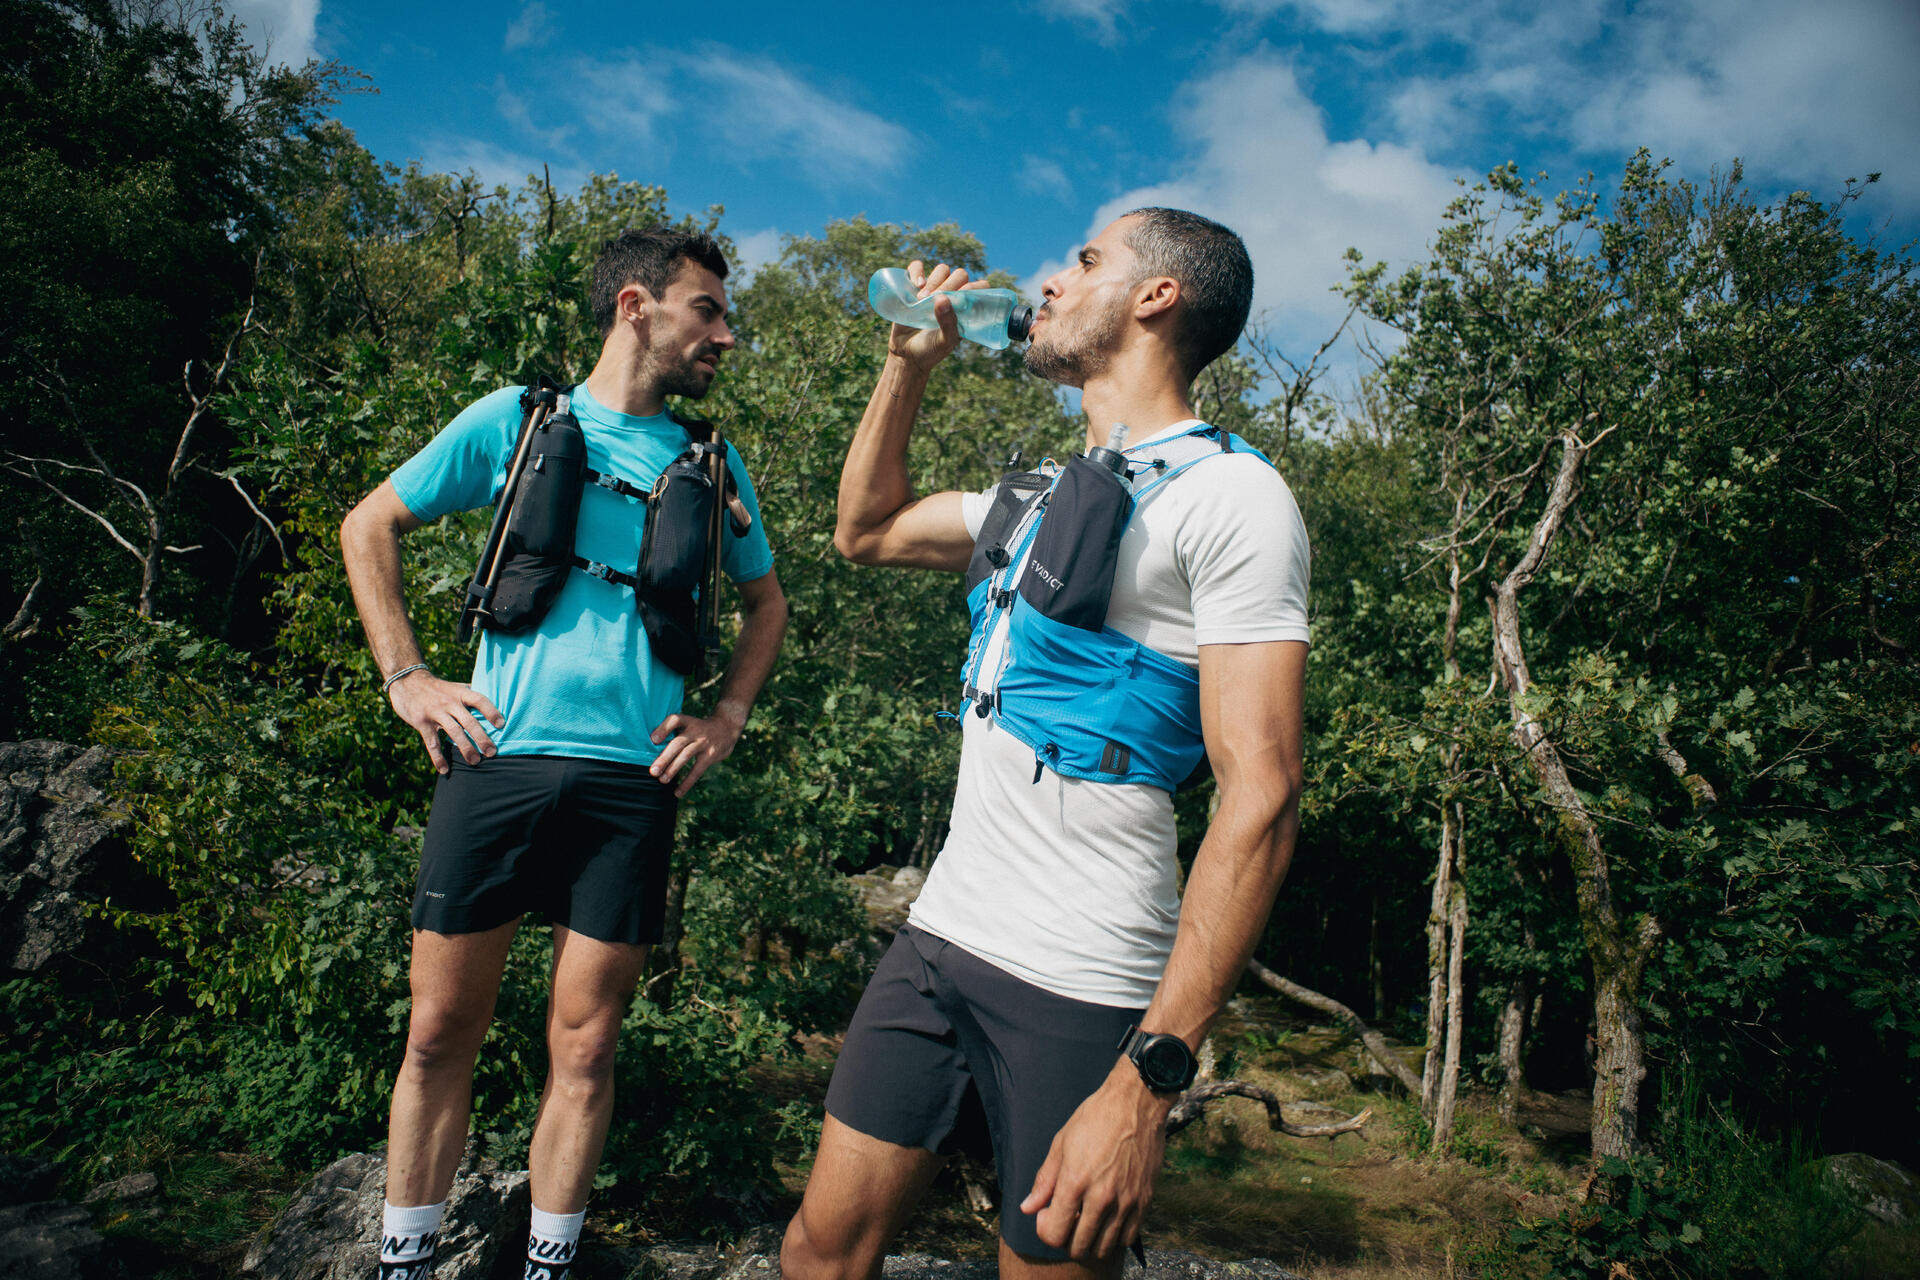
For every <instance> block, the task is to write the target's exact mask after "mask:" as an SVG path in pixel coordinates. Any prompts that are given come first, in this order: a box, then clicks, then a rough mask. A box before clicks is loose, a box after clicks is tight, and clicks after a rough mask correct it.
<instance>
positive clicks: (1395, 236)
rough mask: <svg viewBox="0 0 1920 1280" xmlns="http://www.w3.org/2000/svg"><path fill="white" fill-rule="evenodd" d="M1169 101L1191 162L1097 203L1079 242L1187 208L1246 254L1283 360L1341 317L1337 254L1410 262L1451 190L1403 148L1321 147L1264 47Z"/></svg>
mask: <svg viewBox="0 0 1920 1280" xmlns="http://www.w3.org/2000/svg"><path fill="white" fill-rule="evenodd" d="M1174 100H1175V101H1176V102H1179V103H1181V104H1182V106H1181V107H1180V109H1179V110H1178V111H1177V112H1176V115H1175V120H1174V125H1175V128H1176V130H1177V132H1178V133H1179V134H1180V135H1181V136H1182V137H1183V138H1185V139H1186V140H1187V141H1188V142H1189V143H1190V144H1191V146H1192V147H1193V156H1192V159H1191V160H1190V161H1189V162H1188V163H1187V164H1186V165H1185V166H1184V167H1183V168H1181V169H1180V170H1179V171H1178V172H1176V173H1174V174H1173V175H1171V176H1170V177H1168V178H1167V180H1166V181H1164V182H1161V183H1157V184H1155V185H1153V186H1149V187H1142V188H1139V189H1137V190H1133V191H1129V192H1127V193H1125V194H1124V195H1121V196H1120V197H1118V198H1117V199H1114V200H1110V201H1108V202H1107V203H1106V204H1105V205H1103V206H1101V208H1100V209H1099V211H1098V212H1097V213H1096V214H1095V215H1094V218H1093V221H1092V222H1091V223H1090V224H1089V227H1088V236H1089V238H1091V236H1092V235H1094V234H1095V233H1097V232H1098V231H1099V230H1100V228H1101V227H1103V226H1105V225H1106V224H1107V223H1108V222H1110V221H1112V220H1113V219H1114V218H1116V217H1118V216H1119V215H1121V214H1123V213H1125V212H1126V211H1127V210H1129V209H1133V208H1137V207H1140V206H1142V205H1169V206H1172V207H1175V208H1184V209H1191V210H1193V211H1194V212H1196V213H1201V214H1205V215H1206V216H1208V217H1211V218H1216V219H1218V220H1219V221H1221V222H1223V223H1225V224H1226V225H1227V226H1229V227H1232V228H1233V229H1234V230H1235V231H1238V232H1239V233H1240V235H1241V237H1242V238H1243V239H1244V240H1245V241H1246V242H1247V249H1248V251H1249V252H1250V253H1251V254H1252V256H1253V266H1254V280H1255V293H1254V311H1255V314H1256V315H1258V314H1259V313H1260V312H1262V311H1269V312H1270V313H1271V315H1270V319H1271V323H1272V325H1273V329H1274V332H1275V334H1276V336H1277V337H1278V338H1279V340H1280V344H1281V348H1282V350H1284V351H1286V352H1288V353H1289V354H1294V353H1299V354H1302V355H1304V354H1309V353H1311V351H1312V349H1313V348H1314V347H1315V346H1317V345H1318V344H1319V342H1320V340H1321V339H1323V338H1324V337H1326V336H1327V335H1328V334H1329V333H1331V332H1332V330H1333V327H1334V326H1335V325H1336V324H1338V323H1339V321H1340V318H1341V317H1342V316H1343V315H1345V314H1346V304H1345V303H1344V302H1343V301H1342V300H1341V299H1340V298H1339V297H1338V296H1337V295H1335V294H1333V293H1332V292H1330V290H1331V288H1332V287H1333V286H1335V285H1337V284H1339V283H1341V282H1342V281H1344V280H1345V278H1346V264H1345V261H1344V257H1345V254H1346V251H1347V249H1348V248H1349V247H1354V248H1358V249H1359V250H1360V251H1361V252H1362V253H1363V254H1364V255H1365V256H1366V258H1367V259H1368V260H1369V261H1372V260H1377V259H1385V260H1387V261H1389V262H1410V261H1413V260H1416V259H1419V258H1422V257H1424V252H1425V248H1426V245H1427V243H1428V241H1429V239H1430V237H1431V236H1432V235H1433V233H1434V231H1435V229H1436V228H1437V227H1438V226H1439V225H1440V214H1441V211H1442V210H1443V209H1444V208H1445V207H1446V205H1447V203H1448V201H1450V200H1451V199H1452V198H1453V197H1454V196H1455V195H1456V194H1457V193H1458V188H1457V187H1456V186H1455V184H1454V180H1453V177H1454V175H1453V174H1452V173H1451V172H1450V171H1448V170H1447V169H1445V168H1443V167H1441V166H1439V165H1436V164H1434V163H1432V162H1431V161H1429V160H1428V159H1427V158H1426V157H1425V156H1424V155H1423V154H1422V153H1421V152H1419V151H1417V150H1415V149H1413V148H1410V147H1406V146H1401V145H1397V144H1393V143H1373V142H1367V141H1359V140H1355V141H1345V142H1335V141H1333V140H1332V139H1330V138H1329V137H1328V136H1327V130H1326V123H1325V121H1324V119H1323V118H1322V115H1321V112H1320V109H1319V108H1318V107H1317V106H1315V105H1314V103H1313V102H1312V101H1311V100H1310V99H1309V98H1308V97H1307V95H1306V94H1305V93H1304V92H1303V91H1302V90H1301V88H1300V83H1299V80H1298V79H1297V78H1296V76H1295V75H1294V71H1293V68H1292V66H1291V65H1290V64H1289V63H1288V62H1287V61H1286V60H1285V59H1283V58H1281V57H1279V56H1278V55H1276V54H1274V53H1273V52H1271V51H1268V50H1260V51H1258V52H1255V53H1253V54H1250V55H1249V56H1247V57H1245V58H1243V59H1242V60H1240V61H1239V62H1236V63H1233V64H1230V65H1229V66H1227V67H1226V68H1224V69H1223V70H1221V71H1219V72H1216V73H1215V74H1213V75H1211V76H1209V77H1207V78H1205V79H1202V80H1200V81H1198V82H1197V83H1194V84H1191V85H1187V86H1183V87H1182V88H1181V89H1179V90H1177V91H1176V93H1175V95H1174ZM1062 261H1064V258H1063V259H1062ZM1060 265H1061V263H1060V262H1053V263H1049V264H1047V265H1045V266H1043V267H1041V268H1040V269H1039V270H1038V271H1036V272H1035V273H1034V274H1033V275H1032V276H1030V277H1029V279H1028V281H1027V287H1028V289H1029V291H1030V292H1031V293H1033V294H1034V295H1035V296H1038V292H1039V285H1040V282H1041V281H1043V280H1044V279H1045V278H1046V277H1047V276H1048V275H1049V274H1051V273H1052V272H1054V271H1056V270H1058V269H1059V267H1060Z"/></svg>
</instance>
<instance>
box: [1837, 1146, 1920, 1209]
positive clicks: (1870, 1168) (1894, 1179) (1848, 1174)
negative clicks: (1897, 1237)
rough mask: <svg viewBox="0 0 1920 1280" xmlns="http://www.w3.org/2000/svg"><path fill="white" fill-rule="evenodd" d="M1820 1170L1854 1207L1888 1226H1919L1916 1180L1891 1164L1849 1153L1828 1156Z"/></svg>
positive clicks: (1918, 1179)
mask: <svg viewBox="0 0 1920 1280" xmlns="http://www.w3.org/2000/svg"><path fill="white" fill-rule="evenodd" d="M1820 1167H1821V1168H1822V1169H1823V1170H1824V1171H1825V1172H1826V1175H1827V1176H1828V1177H1829V1178H1832V1179H1833V1180H1834V1181H1835V1182H1837V1183H1839V1184H1840V1186H1842V1187H1843V1188H1845V1189H1846V1192H1847V1194H1848V1195H1849V1196H1851V1197H1852V1198H1853V1200H1854V1202H1855V1203H1856V1204H1858V1205H1859V1206H1860V1207H1861V1208H1862V1209H1864V1210H1866V1211H1867V1213H1868V1214H1869V1215H1870V1216H1872V1217H1875V1218H1878V1219H1879V1220H1880V1221H1882V1222H1884V1223H1886V1224H1887V1225H1888V1226H1892V1227H1904V1226H1907V1225H1909V1224H1911V1223H1914V1222H1920V1177H1915V1176H1914V1175H1913V1173H1911V1172H1910V1171H1909V1170H1907V1169H1905V1168H1902V1167H1901V1166H1900V1165H1897V1164H1895V1163H1894V1162H1893V1161H1891V1160H1881V1159H1879V1158H1878V1157H1876V1156H1870V1155H1864V1154H1862V1153H1861V1152H1858V1151H1853V1152H1848V1153H1847V1154H1845V1155H1838V1156H1828V1157H1827V1158H1826V1159H1824V1160H1822V1161H1821V1162H1820Z"/></svg>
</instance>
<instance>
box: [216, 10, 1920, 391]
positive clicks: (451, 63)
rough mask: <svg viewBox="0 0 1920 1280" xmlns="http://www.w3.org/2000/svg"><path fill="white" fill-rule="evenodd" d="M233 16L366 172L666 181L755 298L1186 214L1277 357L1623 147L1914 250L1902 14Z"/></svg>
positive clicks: (1919, 108) (1916, 44) (1616, 156)
mask: <svg viewBox="0 0 1920 1280" xmlns="http://www.w3.org/2000/svg"><path fill="white" fill-rule="evenodd" d="M229 7H230V9H231V10H232V11H233V12H235V13H236V15H237V16H239V17H240V18H241V19H242V20H243V21H244V22H246V23H247V24H248V28H249V30H250V32H252V33H253V34H254V35H255V37H256V39H258V38H262V37H270V38H271V41H272V50H273V53H274V55H275V56H276V57H283V58H291V59H298V58H300V57H302V56H304V55H307V54H317V55H318V56H320V57H325V58H334V59H337V60H339V61H340V62H343V63H345V64H347V65H349V66H352V67H355V68H357V69H359V70H361V71H364V72H366V73H368V74H369V75H370V76H371V77H372V79H373V84H374V86H375V87H376V88H377V89H378V90H379V92H378V93H377V94H361V95H355V96H353V97H350V98H348V99H347V100H345V101H344V102H342V103H341V104H340V107H339V114H340V116H341V118H342V119H344V120H345V121H346V122H347V123H348V124H349V125H351V126H352V127H353V128H354V129H355V130H356V131H357V132H358V134H359V136H360V138H361V140H362V142H364V143H365V144H366V145H367V146H368V147H369V148H370V149H372V151H373V152H374V153H375V154H376V155H378V156H380V157H381V158H382V159H387V160H393V161H401V162H404V161H406V160H409V159H419V160H421V161H423V162H425V163H426V164H428V165H430V166H432V167H436V168H443V169H455V170H464V169H472V170H474V171H476V172H477V173H479V174H480V176H481V177H483V178H485V179H487V180H489V181H499V182H505V183H510V184H511V183H517V182H518V181H520V180H521V179H522V178H524V176H525V175H526V174H527V173H529V172H537V171H538V170H539V168H540V166H541V165H542V164H543V163H545V164H547V165H550V166H551V167H552V171H553V175H554V178H555V181H556V182H559V183H567V184H571V183H574V182H577V181H578V180H579V179H580V178H581V177H582V176H584V175H585V174H587V173H589V172H596V171H597V172H607V171H614V172H617V173H619V174H620V175H621V176H622V177H624V178H630V179H638V180H642V181H646V182H651V183H658V184H660V185H662V186H664V187H665V188H666V190H667V193H668V196H669V198H670V200H671V202H672V204H673V206H674V208H675V209H676V210H679V211H698V210H702V209H704V208H705V207H706V206H708V205H711V204H720V205H723V206H725V209H726V214H725V217H724V219H723V221H722V227H723V229H724V230H726V231H727V233H728V234H729V235H731V236H732V237H733V238H734V239H735V241H736V242H737V243H738V244H739V245H740V246H741V250H742V255H743V256H744V257H745V258H746V259H747V260H748V263H747V265H749V266H751V265H752V263H753V262H755V261H758V260H764V259H765V258H767V257H769V256H771V255H772V254H773V253H775V252H777V248H778V244H779V237H780V236H781V235H782V234H807V233H813V232H818V231H819V230H820V229H821V228H822V227H824V226H825V225H826V223H827V222H828V221H830V220H831V219H834V218H839V217H848V216H851V215H854V214H865V215H867V216H868V217H869V218H871V219H873V220H875V221H898V222H911V223H917V224H922V225H926V224H931V223H935V222H941V221H947V220H952V221H956V222H958V223H959V224H960V225H962V226H963V227H965V228H967V229H968V230H970V231H973V232H975V233H976V234H978V235H979V236H980V237H981V239H982V240H983V241H984V242H985V244H986V246H987V250H988V255H989V259H990V261H991V262H992V263H993V265H995V266H997V267H1001V268H1004V269H1006V270H1009V271H1012V272H1013V273H1015V274H1016V275H1018V276H1020V277H1021V278H1022V279H1024V280H1028V281H1037V280H1038V279H1040V278H1042V276H1043V275H1044V273H1045V272H1046V271H1048V270H1049V269H1051V267H1052V266H1054V265H1056V264H1057V263H1059V262H1060V261H1062V260H1064V259H1065V258H1066V257H1067V255H1068V254H1069V253H1070V251H1071V250H1072V248H1073V247H1074V246H1075V245H1077V244H1079V243H1081V242H1082V241H1084V240H1085V239H1087V238H1088V237H1089V236H1090V235H1091V234H1092V233H1093V232H1095V231H1097V230H1098V229H1099V227H1100V226H1102V225H1104V223H1105V222H1106V221H1107V220H1108V219H1109V218H1110V217H1112V216H1113V215H1114V214H1115V213H1118V212H1122V211H1124V210H1125V209H1127V208H1131V207H1133V206H1136V205H1140V204H1147V203H1156V204H1174V205H1181V206H1184V207H1188V208H1193V209H1197V210H1199V211H1201V212H1204V213H1208V214H1210V215H1212V216H1215V217H1218V218H1220V219H1222V220H1223V221H1225V222H1227V223H1228V225H1230V226H1233V227H1234V228H1235V229H1237V230H1239V231H1240V232H1241V234H1242V235H1243V236H1245V237H1246V239H1247V241H1248V244H1249V247H1250V248H1251V249H1252V252H1253V257H1254V264H1255V269H1256V274H1257V276H1258V296H1257V301H1256V305H1257V307H1258V308H1259V310H1260V311H1262V312H1264V313H1265V314H1266V316H1267V318H1268V322H1269V324H1270V325H1271V326H1272V328H1273V331H1274V332H1275V333H1276V334H1277V335H1278V336H1279V337H1280V338H1281V340H1282V343H1283V346H1284V347H1285V348H1286V349H1287V350H1288V351H1289V352H1290V353H1294V354H1299V355H1304V354H1306V353H1307V352H1309V351H1310V350H1311V347H1312V345H1313V344H1314V342H1315V341H1317V338H1318V336H1319V335H1320V334H1322V333H1324V332H1325V331H1326V330H1327V329H1328V328H1330V326H1331V325H1332V324H1333V323H1335V322H1336V321H1337V319H1338V317H1339V315H1340V314H1341V311H1342V309H1343V308H1342V307H1341V305H1340V304H1339V302H1338V301H1337V300H1336V299H1335V298H1334V297H1333V296H1332V295H1331V294H1330V293H1329V292H1328V288H1329V286H1330V285H1332V284H1334V283H1336V282H1337V281H1338V280H1340V279H1341V278H1342V275H1343V268H1342V264H1341V255H1342V254H1343V252H1344V251H1345V250H1346V249H1347V247H1348V246H1350V245H1351V246H1354V247H1357V248H1359V249H1360V250H1361V251H1362V252H1363V253H1365V254H1366V255H1367V256H1368V258H1370V259H1374V258H1384V259H1387V260H1389V261H1393V262H1406V261H1411V260H1414V259H1416V258H1417V257H1418V256H1420V254H1421V251H1422V249H1423V247H1424V245H1425V244H1426V243H1427V241H1428V240H1429V239H1430V238H1431V236H1432V234H1433V232H1434V230H1435V228H1436V227H1437V226H1438V225H1439V217H1440V212H1441V210H1442V208H1444V206H1445V204H1446V202H1447V201H1448V200H1449V199H1450V198H1451V197H1452V196H1453V195H1454V194H1455V193H1456V191H1457V188H1456V187H1455V185H1454V182H1455V179H1456V178H1461V177H1465V178H1472V177H1475V176H1477V175H1479V174H1481V173H1484V172H1485V171H1486V170H1488V169H1490V168H1492V167H1494V166H1496V165H1499V164H1502V163H1505V162H1507V161H1514V162H1517V163H1518V164H1519V165H1520V167H1521V169H1522V170H1523V171H1524V172H1527V173H1533V172H1537V171H1539V170H1546V171H1547V172H1548V173H1549V174H1550V175H1551V186H1552V188H1553V189H1559V188H1560V187H1562V186H1565V185H1571V183H1572V182H1574V181H1575V180H1577V179H1578V178H1580V177H1581V176H1582V175H1584V174H1585V173H1587V172H1588V171H1589V170H1591V171H1593V172H1594V173H1596V174H1597V175H1598V176H1599V178H1600V179H1601V180H1602V181H1603V182H1604V181H1605V180H1607V179H1609V178H1612V177H1614V176H1617V175H1618V173H1619V172H1620V169H1621V167H1622V164H1623V162H1624V160H1625V159H1626V157H1627V156H1628V155H1630V154H1631V152H1632V150H1633V148H1634V147H1636V146H1641V145H1644V146H1646V147H1648V148H1650V149H1651V150H1653V151H1654V152H1655V153H1656V154H1659V155H1665V156H1671V157H1672V158H1673V159H1674V160H1675V161H1676V165H1677V168H1678V170H1679V172H1681V173H1682V174H1684V175H1686V176H1690V177H1695V178H1700V179H1704V178H1705V177H1706V176H1707V175H1708V173H1709V171H1710V170H1711V169H1712V168H1713V167H1714V166H1721V167H1724V166H1725V165H1726V164H1727V162H1728V161H1730V160H1731V159H1733V158H1734V157H1736V156H1737V157H1740V158H1741V159H1742V160H1743V162H1744V163H1745V165H1746V171H1747V179H1748V184H1749V185H1750V186H1752V187H1753V188H1754V189H1755V190H1756V191H1758V192H1761V193H1762V194H1769V195H1770V194H1776V193H1781V192H1785V191H1789V190H1794V189H1805V190H1810V191H1814V192H1816V193H1819V194H1822V195H1835V194H1838V192H1839V191H1840V188H1841V184H1842V183H1843V182H1844V181H1845V180H1846V179H1848V178H1850V177H1864V176H1865V175H1866V174H1867V173H1869V172H1873V171H1879V172H1881V173H1883V174H1884V177H1883V179H1882V181H1881V182H1880V183H1879V184H1878V186H1876V187H1875V188H1874V189H1873V191H1872V192H1871V193H1870V194H1869V195H1868V197H1867V198H1866V200H1865V201H1864V202H1863V203H1862V205H1861V206H1860V207H1859V212H1858V214H1857V216H1856V217H1855V223H1856V225H1857V226H1858V227H1859V229H1860V230H1862V231H1868V230H1878V231H1880V232H1882V234H1883V235H1884V236H1885V238H1887V239H1889V240H1890V241H1892V242H1894V243H1901V242H1904V241H1906V240H1909V239H1912V238H1913V237H1914V236H1915V235H1916V234H1920V89H1917V88H1916V84H1920V2H1917V0H1824V2H1823V3H1819V4H1809V3H1806V2H1805V0H1694V2H1693V3H1686V2H1685V0H1652V2H1635V3H1629V2H1626V0H1560V2H1558V3H1553V2H1552V0H1549V2H1548V3H1544V4H1543V3H1529V4H1515V3H1506V2H1503V0H1210V2H1179V3H1176V2H1175V0H1145V2H1143V0H1132V2H1130V0H1051V2H1050V3H1049V2H1043V0H1012V2H1009V3H998V4H977V5H960V4H951V5H946V6H912V7H907V6H903V5H899V4H880V3H871V4H869V3H859V4H835V5H806V4H769V3H763V2H761V0H739V2H736V3H732V4H725V5H720V4H715V5H710V6H706V7H702V6H698V5H680V6H677V7H672V8H669V7H667V6H660V5H637V4H628V5H615V4H604V3H571V4H570V3H563V2H562V0H533V2H532V3H529V2H528V0H471V2H470V3H466V4H462V5H451V4H391V3H389V4H385V5H381V4H375V3H371V2H370V0H238V2H236V3H230V5H229Z"/></svg>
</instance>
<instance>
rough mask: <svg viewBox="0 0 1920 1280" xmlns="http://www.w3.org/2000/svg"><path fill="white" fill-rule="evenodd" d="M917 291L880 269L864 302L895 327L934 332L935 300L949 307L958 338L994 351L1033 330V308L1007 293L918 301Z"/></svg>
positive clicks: (895, 272)
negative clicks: (942, 301) (942, 300)
mask: <svg viewBox="0 0 1920 1280" xmlns="http://www.w3.org/2000/svg"><path fill="white" fill-rule="evenodd" d="M919 292H920V291H919V290H918V289H917V288H915V287H914V284H913V281H912V280H911V279H909V278H908V276H907V273H906V271H905V270H903V269H902V268H900V267H884V268H882V269H881V270H879V271H876V272H874V273H873V279H872V280H870V281H868V282H867V301H868V302H870V303H872V304H873V309H874V310H875V311H877V312H879V313H880V314H881V315H882V316H884V317H885V318H886V319H888V320H891V321H893V322H894V323H895V324H904V325H906V326H908V327H909V328H913V329H938V328H939V327H940V319H939V317H938V316H936V315H934V313H933V300H934V298H935V297H945V298H947V299H948V300H949V301H950V302H952V303H953V315H954V319H955V320H957V321H958V322H959V324H960V336H961V337H963V338H965V339H967V340H968V341H969V342H977V343H979V344H980V345H981V346H983V347H991V348H992V349H993V350H995V351H999V350H1001V349H1002V348H1004V347H1005V346H1006V345H1007V344H1008V343H1010V342H1025V341H1026V338H1027V330H1029V329H1030V328H1032V327H1033V308H1032V307H1030V306H1028V305H1027V304H1026V303H1025V302H1022V301H1021V300H1020V295H1019V294H1017V293H1015V292H1014V291H1013V290H1011V289H960V290H956V291H954V292H952V293H947V294H928V295H927V296H926V297H924V298H922V297H919V296H918V295H919Z"/></svg>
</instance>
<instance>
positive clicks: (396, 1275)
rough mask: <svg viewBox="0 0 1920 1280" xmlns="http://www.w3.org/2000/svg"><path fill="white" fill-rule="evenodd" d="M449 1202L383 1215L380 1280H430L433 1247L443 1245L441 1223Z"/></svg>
mask: <svg viewBox="0 0 1920 1280" xmlns="http://www.w3.org/2000/svg"><path fill="white" fill-rule="evenodd" d="M446 1213H447V1202H446V1201H445V1200H442V1201H441V1202H440V1203H439V1204H421V1205H414V1206H412V1207H410V1208H404V1209H403V1208H400V1207H398V1206H395V1205H393V1204H388V1205H387V1207H386V1208H385V1209H383V1210H382V1211H381V1213H380V1280H426V1277H427V1275H428V1273H430V1272H431V1271H432V1270H433V1247H434V1246H435V1245H436V1244H439V1243H440V1220H441V1219H442V1218H443V1217H445V1216H446Z"/></svg>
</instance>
